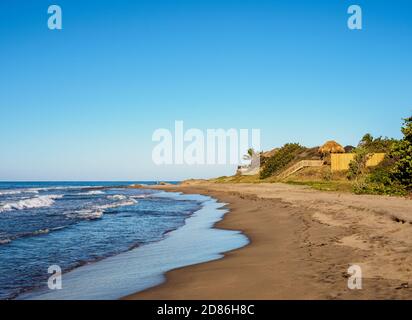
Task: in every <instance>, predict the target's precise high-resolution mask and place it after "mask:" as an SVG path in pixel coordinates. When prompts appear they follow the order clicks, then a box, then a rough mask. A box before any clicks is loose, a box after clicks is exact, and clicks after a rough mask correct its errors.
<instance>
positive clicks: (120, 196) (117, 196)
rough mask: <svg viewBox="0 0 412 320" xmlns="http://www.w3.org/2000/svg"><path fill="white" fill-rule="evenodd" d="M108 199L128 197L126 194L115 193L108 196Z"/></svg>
mask: <svg viewBox="0 0 412 320" xmlns="http://www.w3.org/2000/svg"><path fill="white" fill-rule="evenodd" d="M107 198H108V199H112V200H125V199H127V197H126V196H125V195H122V194H115V195H113V196H107Z"/></svg>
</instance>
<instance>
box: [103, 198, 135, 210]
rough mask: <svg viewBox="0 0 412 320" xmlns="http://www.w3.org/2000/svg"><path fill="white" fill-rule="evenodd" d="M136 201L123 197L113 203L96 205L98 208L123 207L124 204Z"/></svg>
mask: <svg viewBox="0 0 412 320" xmlns="http://www.w3.org/2000/svg"><path fill="white" fill-rule="evenodd" d="M136 203H137V200H135V199H131V198H130V199H127V198H126V199H125V200H122V201H119V202H115V203H109V204H104V205H101V206H98V208H99V209H102V210H106V209H113V208H118V207H124V206H132V205H134V204H136Z"/></svg>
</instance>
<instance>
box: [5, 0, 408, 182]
mask: <svg viewBox="0 0 412 320" xmlns="http://www.w3.org/2000/svg"><path fill="white" fill-rule="evenodd" d="M51 4H58V5H60V6H61V8H62V10H63V30H60V31H56V30H55V31H51V30H49V29H48V28H47V19H48V14H47V8H48V6H49V5H51ZM351 4H359V5H360V6H361V7H362V9H363V30H361V31H352V30H349V29H348V28H347V19H348V17H349V15H348V14H347V8H348V7H349V5H351ZM411 54H412V1H410V0H385V1H383V0H368V1H365V0H362V1H361V0H352V1H346V0H324V1H320V0H313V1H307V0H287V1H286V0H282V1H277V0H271V1H261V0H233V1H228V0H205V1H203V0H196V1H195V0H191V1H187V0H180V1H176V0H157V1H156V0H139V1H130V0H117V1H103V0H94V1H92V0H53V1H51V0H49V1H44V0H31V1H30V0H25V1H24V0H2V1H0V121H1V122H0V180H167V179H173V180H174V179H184V178H189V177H211V176H216V175H223V174H232V173H233V166H232V167H228V166H216V167H209V166H202V167H199V166H164V167H158V166H156V165H154V164H153V163H152V159H151V152H152V148H153V146H154V145H155V143H153V142H152V140H151V136H152V133H153V131H154V130H155V129H157V128H169V129H171V130H172V129H173V126H174V121H175V120H183V121H184V123H185V127H186V128H190V127H195V128H200V129H206V128H224V129H229V128H239V129H240V128H259V129H261V138H262V147H263V149H270V148H273V147H275V146H280V145H282V144H284V143H285V142H300V143H301V144H304V145H306V146H316V145H319V144H322V143H323V142H325V141H326V140H329V139H335V140H337V141H338V142H340V143H341V144H343V145H347V144H352V145H355V144H356V143H357V142H358V141H359V139H360V138H361V137H362V135H363V134H364V133H366V132H370V133H372V134H373V135H383V136H390V137H400V131H399V128H400V125H401V119H402V118H403V117H406V116H410V115H411V112H412V60H411Z"/></svg>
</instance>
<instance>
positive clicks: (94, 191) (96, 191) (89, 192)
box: [77, 190, 104, 196]
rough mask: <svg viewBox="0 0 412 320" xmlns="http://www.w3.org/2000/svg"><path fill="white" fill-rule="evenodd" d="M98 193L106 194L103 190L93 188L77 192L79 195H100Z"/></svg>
mask: <svg viewBox="0 0 412 320" xmlns="http://www.w3.org/2000/svg"><path fill="white" fill-rule="evenodd" d="M98 194H104V191H101V190H91V191H87V192H80V193H77V195H79V196H89V195H90V196H93V195H98Z"/></svg>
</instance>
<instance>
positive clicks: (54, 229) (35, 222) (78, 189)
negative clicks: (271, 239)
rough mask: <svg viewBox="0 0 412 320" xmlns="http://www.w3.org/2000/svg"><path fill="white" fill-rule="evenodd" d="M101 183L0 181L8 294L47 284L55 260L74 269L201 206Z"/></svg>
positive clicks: (0, 243)
mask: <svg viewBox="0 0 412 320" xmlns="http://www.w3.org/2000/svg"><path fill="white" fill-rule="evenodd" d="M101 184H102V183H53V184H52V183H29V184H24V183H7V184H6V183H0V298H1V299H11V298H15V297H17V296H18V295H19V294H21V293H23V292H25V291H30V290H33V289H35V288H37V287H42V286H44V285H45V283H46V281H47V279H48V277H49V276H50V274H48V273H47V270H48V267H49V266H51V265H59V266H60V267H61V269H62V270H63V272H67V271H70V270H72V269H73V268H76V267H79V266H81V265H84V264H87V263H90V262H94V261H98V260H101V259H103V258H107V257H110V256H113V255H116V254H119V253H121V252H125V251H128V250H130V249H131V248H134V247H136V246H141V245H144V244H148V243H152V242H155V241H159V240H161V239H163V238H164V237H165V233H166V232H168V231H170V230H174V229H176V228H179V227H180V226H182V225H184V223H185V219H186V218H187V217H189V216H190V215H191V214H192V213H193V212H195V211H196V210H197V209H199V208H200V206H201V201H199V200H196V199H183V198H182V199H177V198H173V197H164V196H161V195H160V196H159V197H158V196H157V195H156V193H157V192H156V191H152V190H145V189H124V188H116V187H115V186H114V185H113V183H111V184H110V183H103V185H101ZM102 187H104V188H102Z"/></svg>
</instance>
